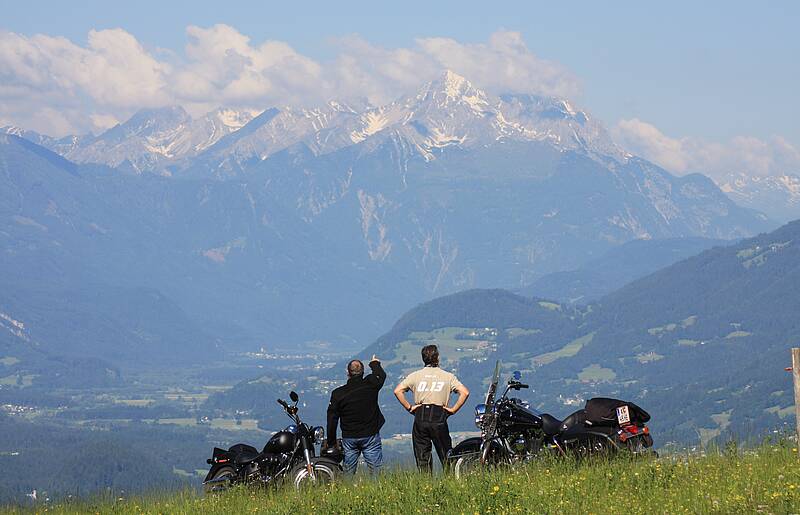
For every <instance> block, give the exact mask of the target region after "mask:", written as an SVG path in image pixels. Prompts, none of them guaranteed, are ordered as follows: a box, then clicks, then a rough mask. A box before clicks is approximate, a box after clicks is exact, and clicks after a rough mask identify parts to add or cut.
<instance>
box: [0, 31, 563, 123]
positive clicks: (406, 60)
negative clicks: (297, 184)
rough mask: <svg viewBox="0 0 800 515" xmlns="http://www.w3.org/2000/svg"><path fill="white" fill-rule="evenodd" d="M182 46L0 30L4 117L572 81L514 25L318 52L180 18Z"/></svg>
mask: <svg viewBox="0 0 800 515" xmlns="http://www.w3.org/2000/svg"><path fill="white" fill-rule="evenodd" d="M186 33H187V44H186V47H185V49H184V51H183V53H180V54H175V55H165V53H164V52H159V51H151V50H148V49H147V48H145V47H144V46H143V45H142V44H141V43H140V42H139V41H138V40H137V39H136V38H135V37H134V36H133V35H132V34H130V33H128V32H126V31H124V30H122V29H110V30H92V31H90V32H89V34H88V38H87V42H86V44H85V45H83V46H82V45H78V44H75V43H73V42H72V41H69V40H68V39H65V38H62V37H53V36H48V35H41V34H40V35H35V36H30V37H28V36H23V35H19V34H15V33H12V32H1V31H0V118H2V119H6V120H11V121H12V122H13V123H15V124H18V125H21V126H23V127H25V128H30V129H34V130H38V131H40V132H44V133H46V134H52V135H63V134H66V133H70V132H72V133H75V132H86V131H89V130H92V131H98V130H102V129H105V128H107V127H108V125H109V124H110V123H113V122H114V121H116V120H123V119H125V118H127V117H128V116H130V115H131V114H132V113H133V112H134V111H136V110H138V109H140V108H143V107H158V106H165V105H172V104H180V105H184V106H185V107H186V108H187V109H189V111H190V112H192V114H195V115H197V114H201V113H202V112H205V111H207V110H210V109H212V108H214V107H219V106H224V105H228V106H237V107H249V108H254V109H258V108H261V109H263V108H266V107H270V106H273V105H286V104H289V105H312V104H317V103H319V102H322V101H325V100H328V99H331V98H339V99H348V98H368V99H370V100H371V101H373V102H384V101H387V100H390V99H393V98H395V97H396V96H398V95H400V94H402V93H405V92H408V91H409V90H410V89H413V88H415V87H418V86H419V85H420V84H421V83H422V82H424V81H426V80H430V79H432V78H434V77H436V76H437V75H438V74H440V73H441V71H442V70H443V69H445V68H449V69H452V70H454V71H455V72H457V73H460V74H462V75H464V76H466V77H467V78H469V79H470V80H472V81H474V82H475V83H476V84H478V85H479V86H482V87H485V88H487V89H489V90H490V91H494V92H531V93H541V94H548V95H557V96H566V97H569V96H573V95H575V94H576V93H577V92H578V81H577V80H576V79H575V77H574V76H572V74H570V73H569V72H567V71H566V70H565V69H564V68H563V67H561V66H559V65H558V64H555V63H552V62H548V61H545V60H543V59H540V58H539V57H537V56H536V55H535V54H534V53H532V52H531V51H530V50H529V49H528V48H527V47H526V46H525V43H524V42H523V40H522V37H521V35H520V34H519V33H515V32H497V33H495V34H493V35H492V36H491V37H490V39H489V41H488V42H486V43H472V44H465V43H460V42H458V41H456V40H453V39H448V38H424V39H419V40H417V41H416V43H415V45H414V46H413V47H411V48H394V49H386V48H382V47H379V46H376V45H373V44H371V43H369V42H368V41H366V40H364V39H362V38H360V37H358V36H351V37H347V38H343V39H340V40H338V41H336V42H335V44H337V45H338V55H337V56H336V57H335V58H334V59H332V60H331V61H329V62H317V61H315V60H313V59H311V58H309V57H307V56H304V55H302V54H300V53H298V52H297V51H295V50H294V49H293V48H292V47H291V46H290V45H289V44H287V43H285V42H281V41H265V42H263V43H260V44H254V43H253V42H252V41H251V40H250V38H249V37H248V36H246V35H244V34H241V33H240V32H239V31H237V30H236V29H235V28H233V27H230V26H227V25H214V26H212V27H208V28H203V27H196V26H190V27H188V28H187V29H186Z"/></svg>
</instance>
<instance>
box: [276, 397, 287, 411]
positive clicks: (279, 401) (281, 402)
mask: <svg viewBox="0 0 800 515" xmlns="http://www.w3.org/2000/svg"><path fill="white" fill-rule="evenodd" d="M278 404H280V405H281V406H283V407H284V409H289V405H288V404H287V403H286V401H284V400H282V399H278Z"/></svg>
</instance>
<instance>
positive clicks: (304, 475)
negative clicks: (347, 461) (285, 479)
mask: <svg viewBox="0 0 800 515" xmlns="http://www.w3.org/2000/svg"><path fill="white" fill-rule="evenodd" d="M312 468H313V472H314V473H313V475H312V474H311V472H310V471H309V470H308V467H307V466H306V464H305V463H300V464H298V465H297V466H296V467H295V468H293V469H292V471H291V472H290V473H289V478H290V479H291V481H292V484H293V485H294V488H295V490H301V489H304V488H309V487H318V486H323V485H327V484H331V483H335V482H336V480H337V479H338V478H339V474H340V473H341V471H340V470H339V466H338V465H336V464H334V463H332V462H331V463H328V462H326V461H315V462H314V463H313V464H312Z"/></svg>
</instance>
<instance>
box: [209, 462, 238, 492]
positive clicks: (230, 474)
mask: <svg viewBox="0 0 800 515" xmlns="http://www.w3.org/2000/svg"><path fill="white" fill-rule="evenodd" d="M235 477H236V471H235V470H234V469H233V467H222V468H221V469H219V470H218V471H216V472H215V473H214V475H213V476H212V477H211V479H209V480H208V481H207V482H206V483H204V484H203V491H204V492H205V493H207V494H210V493H216V492H223V491H225V490H227V489H228V488H230V487H231V486H232V485H233V480H234V478H235Z"/></svg>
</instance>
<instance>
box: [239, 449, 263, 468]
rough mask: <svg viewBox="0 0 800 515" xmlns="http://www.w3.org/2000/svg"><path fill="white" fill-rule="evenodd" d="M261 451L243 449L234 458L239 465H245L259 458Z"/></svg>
mask: <svg viewBox="0 0 800 515" xmlns="http://www.w3.org/2000/svg"><path fill="white" fill-rule="evenodd" d="M259 454H260V453H259V452H258V451H242V452H240V453H239V454H237V455H236V457H235V458H234V459H233V461H234V463H236V464H237V465H245V464H247V463H250V462H251V461H253V460H254V459H256V458H258V455H259Z"/></svg>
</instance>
